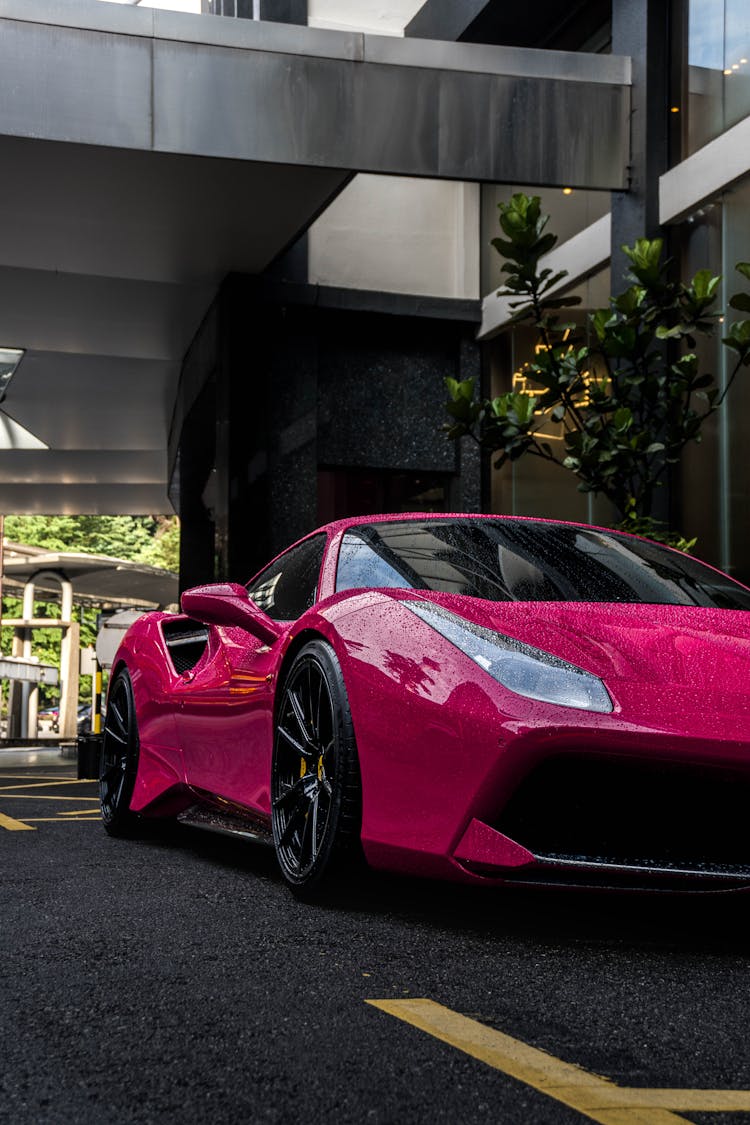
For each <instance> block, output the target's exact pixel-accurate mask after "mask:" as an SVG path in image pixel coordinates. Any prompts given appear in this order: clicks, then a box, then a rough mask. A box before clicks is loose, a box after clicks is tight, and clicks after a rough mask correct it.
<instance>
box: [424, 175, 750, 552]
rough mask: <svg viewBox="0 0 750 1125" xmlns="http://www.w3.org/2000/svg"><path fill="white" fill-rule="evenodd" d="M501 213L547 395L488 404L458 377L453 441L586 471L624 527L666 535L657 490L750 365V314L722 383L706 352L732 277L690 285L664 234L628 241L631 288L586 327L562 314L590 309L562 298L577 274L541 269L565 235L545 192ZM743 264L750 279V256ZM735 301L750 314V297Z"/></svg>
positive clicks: (505, 250)
mask: <svg viewBox="0 0 750 1125" xmlns="http://www.w3.org/2000/svg"><path fill="white" fill-rule="evenodd" d="M499 209H500V226H501V228H502V231H503V235H504V237H502V238H495V239H494V240H493V243H492V245H493V246H494V247H495V249H496V250H497V251H498V252H499V253H500V254H501V255H502V256H503V258H504V259H505V261H504V264H503V266H502V270H503V272H504V273H505V274H506V282H505V288H504V289H502V290H501V291H500V293H499V295H500V296H503V297H512V298H515V300H514V301H513V302H512V304H511V307H512V308H514V309H515V310H516V313H515V318H514V319H515V322H516V323H521V322H531V323H532V324H533V326H534V327H535V329H536V331H537V333H538V345H537V348H536V354H535V356H534V359H533V360H532V361H531V362H530V363H529V364H528V366H527V367H526V368H525V369H524V374H525V375H527V376H528V378H529V379H530V380H531V381H533V383H535V384H537V385H538V386H539V387H540V391H539V393H538V394H527V393H519V392H513V391H511V392H509V393H507V394H504V395H500V396H498V397H497V398H494V399H483V398H481V397H477V395H476V388H475V385H474V380H473V379H467V380H464V381H461V382H459V381H458V380H456V379H448V380H446V382H447V386H448V391H449V394H450V399H449V401H448V403H447V410H448V413H449V414H450V416H451V421H450V422H449V423H448V424H446V426H445V429H446V431H447V433H448V436H449V437H450V438H453V439H458V438H461V437H464V436H466V435H470V436H471V437H473V438H474V439H475V440H476V441H478V442H479V443H480V444H481V445H482V446H483V447H485V448H487V449H489V450H491V451H492V452H493V453H496V454H497V458H496V460H495V462H494V463H495V466H496V467H498V468H499V467H501V466H502V465H504V464H505V463H506V461H517V460H518V459H519V458H520V457H523V456H526V455H529V456H535V457H541V458H542V459H543V460H545V461H550V462H553V463H554V464H556V465H559V466H561V467H562V468H563V469H565V470H568V471H570V472H572V473H574V474H575V475H576V476H577V477H578V480H579V484H578V488H579V490H580V491H582V492H593V493H595V494H597V495H602V496H605V497H607V499H609V500H610V501H611V503H612V504H613V505H614V507H615V509H616V510H617V512H618V513H619V515H620V518H621V520H622V524H621V526H624V527H625V528H627V529H630V530H636V531H641V532H645V533H647V534H651V535H656V536H657V537H664V536H660V533H659V530H658V525H657V524H656V522H655V521H654V520H653V504H654V497H655V492H656V490H657V489H658V488H660V487H661V486H662V485H663V484H664V482H665V480H666V478H667V475H668V473H669V470H670V468H671V467H672V466H674V465H677V464H678V463H679V460H680V457H681V455H682V451H683V449H684V448H685V446H686V445H687V444H688V442H691V441H696V442H697V441H700V439H701V427H702V426H703V424H704V422H705V421H706V419H707V418H709V417H710V416H711V415H712V414H713V413H714V412H715V411H716V410H718V409H719V407H720V406H721V404H722V402H723V401H724V399H725V397H726V395H727V393H728V391H729V389H730V387H731V385H732V382H733V381H734V378H735V376H736V375H737V372H738V371H739V370H740V368H741V367H743V366H744V367H747V366H750V320H741V321H738V322H736V323H734V324H732V326H731V328H730V330H729V334H728V335H727V336H725V337H724V339H723V342H724V344H725V345H726V346H727V347H729V348H731V349H732V350H733V351H734V353H735V355H736V362H735V364H734V367H733V370H732V372H731V375H730V377H729V379H728V380H727V383H726V386H725V388H724V389H723V390H721V389H720V387H719V385H718V384H717V380H716V377H715V375H714V374H713V373H712V372H710V371H706V370H702V369H701V366H700V362H699V359H698V355H697V354H696V350H695V349H696V342H697V340H698V338H700V337H708V336H711V335H712V334H713V332H714V330H715V327H716V325H717V323H718V322H719V320H720V318H721V314H720V312H719V311H718V310H717V309H716V307H715V306H716V300H717V294H718V288H719V284H720V281H721V279H720V278H719V277H714V276H712V274H711V271H710V270H699V271H698V273H696V275H695V277H694V278H693V279H692V280H691V281H690V282H689V283H687V284H684V283H683V282H681V281H672V280H670V276H669V265H670V263H669V262H667V261H664V260H663V244H662V240H661V239H653V240H649V239H639V240H638V242H636V244H635V246H632V247H627V246H624V247H623V250H624V252H625V254H626V255H627V257H628V259H629V261H630V274H629V277H628V280H629V282H630V285H629V287H628V288H627V289H626V290H625V292H624V293H622V294H621V295H620V296H617V297H612V298H610V302H609V307H608V308H606V309H599V310H597V311H596V312H594V313H592V314H590V315H589V317H588V324H587V328H588V331H587V332H585V331H583V330H582V329H581V328H580V326H577V325H575V324H572V323H570V322H569V321H566V320H565V319H564V318H563V317H562V316H561V313H562V312H563V310H565V309H567V308H570V307H572V306H574V305H577V304H580V298H579V297H570V296H569V297H565V296H562V297H561V296H555V293H556V292H559V287H560V283H561V282H562V281H563V280H564V278H565V277H566V276H567V273H566V272H565V271H562V272H560V273H553V271H552V270H551V269H548V268H542V267H541V264H540V260H541V259H542V258H543V256H544V255H545V254H548V253H549V251H550V250H551V249H552V247H553V246H554V245H555V243H556V242H557V238H556V236H555V235H554V234H551V233H548V232H546V230H545V228H546V226H547V222H548V219H549V216H547V215H544V214H542V211H541V201H540V199H539V196H527V195H523V194H520V193H519V194H517V195H514V196H513V197H512V199H511V200H510V201H509V202H508V203H501V204H500V205H499ZM737 269H738V270H739V272H740V274H742V275H743V276H744V277H745V278H747V279H750V264H749V263H747V262H740V263H739V264H738V266H737ZM730 305H731V306H732V307H733V308H735V309H738V310H740V311H743V312H750V295H748V294H746V293H740V294H738V295H737V296H736V297H733V298H732V300H731V301H730ZM550 422H554V423H558V424H560V425H561V426H562V430H563V434H562V436H563V442H562V445H563V449H564V452H563V455H562V456H558V455H557V454H556V452H555V451H554V450H553V448H552V446H551V444H550V442H549V441H548V440H546V439H545V436H544V431H545V428H548V426H549V423H550ZM683 544H684V541H683Z"/></svg>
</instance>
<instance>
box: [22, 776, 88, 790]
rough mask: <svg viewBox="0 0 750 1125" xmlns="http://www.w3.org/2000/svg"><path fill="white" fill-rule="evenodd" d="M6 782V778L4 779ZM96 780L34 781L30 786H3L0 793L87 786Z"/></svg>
mask: <svg viewBox="0 0 750 1125" xmlns="http://www.w3.org/2000/svg"><path fill="white" fill-rule="evenodd" d="M2 780H3V781H5V778H3V779H2ZM94 780H95V778H80V779H79V780H77V781H67V780H66V781H33V782H30V783H29V784H28V785H3V786H0V793H10V792H15V790H16V789H49V788H50V786H51V785H87V784H89V782H90V781H94Z"/></svg>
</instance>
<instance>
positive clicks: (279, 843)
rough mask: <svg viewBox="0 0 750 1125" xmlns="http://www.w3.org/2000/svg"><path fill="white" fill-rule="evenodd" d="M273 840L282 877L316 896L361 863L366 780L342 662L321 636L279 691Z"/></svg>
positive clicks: (304, 893) (302, 655) (306, 895)
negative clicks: (361, 768) (340, 662)
mask: <svg viewBox="0 0 750 1125" xmlns="http://www.w3.org/2000/svg"><path fill="white" fill-rule="evenodd" d="M271 803H272V823H273V840H274V846H275V848H276V856H277V859H278V862H279V867H280V868H281V873H282V875H283V876H284V879H285V880H286V882H287V883H288V885H289V886H290V887H291V889H292V891H294V893H295V894H296V895H298V896H299V897H303V898H308V899H312V898H319V897H321V896H322V895H323V894H324V893H325V892H327V891H328V890H330V889H331V888H332V887H333V886H335V885H336V884H339V883H340V882H341V881H342V878H343V877H345V876H346V874H348V873H351V872H352V870H353V869H356V868H357V867H359V866H360V864H361V845H360V830H361V819H362V813H361V806H362V802H361V782H360V773H359V761H358V758H357V746H356V742H355V739H354V727H353V725H352V717H351V712H350V710H349V700H348V698H347V694H346V687H345V684H344V676H343V673H342V671H341V665H340V664H339V662H338V659H337V658H336V654H335V653H334V652H333V650H332V649H331V647H330V646H329V645H328V644H326V643H325V642H324V641H322V640H315V641H310V642H309V644H306V645H305V646H304V648H302V649H301V650H300V651H299V653H298V654H297V656H296V658H295V660H294V662H293V663H292V666H291V668H290V670H289V673H288V675H287V677H286V680H285V681H284V685H283V688H282V690H281V697H280V700H279V705H278V710H277V715H276V733H275V738H274V749H273V764H272V770H271Z"/></svg>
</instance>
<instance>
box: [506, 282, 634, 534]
mask: <svg viewBox="0 0 750 1125" xmlns="http://www.w3.org/2000/svg"><path fill="white" fill-rule="evenodd" d="M609 280H610V274H609V270H608V269H606V270H602V271H600V272H599V273H597V274H596V275H594V276H593V277H591V278H589V279H588V281H585V282H583V283H582V284H581V285H579V286H578V287H577V288H576V289H573V290H571V291H570V292H571V294H572V295H575V296H579V297H580V298H581V307H580V308H577V309H574V310H572V311H570V310H567V311H566V314H565V315H566V320H570V321H571V322H573V321H575V322H576V323H578V324H579V325H580V326H581V327H582V328H583V326H584V325H585V323H586V319H587V313H588V312H589V311H591V310H593V309H597V308H600V307H602V306H605V305H606V304H607V300H608V297H609ZM535 345H536V334H535V332H534V330H533V329H532V328H529V327H525V326H522V327H519V328H514V329H512V331H510V332H507V333H505V334H503V335H502V336H498V337H496V338H495V340H493V341H491V342H490V345H489V369H490V389H491V394H492V397H493V398H494V397H495V396H497V395H502V394H505V393H506V392H507V391H517V392H521V393H528V394H534V393H539V392H540V391H541V390H542V388H537V387H535V386H534V385H533V384H532V383H530V381H529V380H528V379H527V377H526V374H525V365H526V364H527V363H528V362H529V361H530V360H531V359H532V358H533V353H534V347H535ZM545 437H546V439H547V440H548V441H549V442H550V444H551V445H552V446H553V447H555V446H556V445H560V447H561V448H562V427H561V426H555V425H554V424H550V427H549V430H548V432H546V434H545ZM491 510H492V511H493V512H498V513H503V514H506V515H518V516H546V517H548V518H549V519H561V520H577V521H582V522H585V523H596V524H609V523H611V522H612V521H613V519H615V518H616V517H615V516H614V514H613V511H612V508H611V507H610V505H609V503H608V502H607V501H606V500H604V499H600V498H595V497H593V496H591V495H590V494H589V495H587V494H584V493H582V492H579V491H578V488H577V479H576V477H575V476H574V475H573V474H572V473H571V472H569V471H568V470H567V469H563V468H560V467H559V466H557V465H552V464H550V463H549V462H547V461H543V460H541V459H539V458H537V457H522V458H521V459H520V460H519V461H515V462H513V463H512V464H510V463H509V464H506V465H504V466H503V467H502V469H496V468H494V466H493V467H492V469H491Z"/></svg>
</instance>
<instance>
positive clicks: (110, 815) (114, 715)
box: [99, 668, 140, 837]
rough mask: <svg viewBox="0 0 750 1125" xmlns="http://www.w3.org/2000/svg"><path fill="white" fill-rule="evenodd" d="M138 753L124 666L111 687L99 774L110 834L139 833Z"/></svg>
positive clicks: (104, 819)
mask: <svg viewBox="0 0 750 1125" xmlns="http://www.w3.org/2000/svg"><path fill="white" fill-rule="evenodd" d="M138 753H139V742H138V724H137V721H136V715H135V700H134V698H133V685H132V683H131V681H130V676H129V674H128V671H127V669H126V668H121V669H120V670H119V672H118V673H117V674H116V676H115V678H114V680H113V681H112V685H111V687H110V689H109V695H108V701H107V717H106V720H105V723H104V737H103V739H102V759H101V771H100V774H99V801H100V805H101V811H102V824H103V825H104V830H105V832H107V833H108V834H109V835H110V836H119V837H133V836H136V835H138V834H139V828H140V817H138V816H137V815H136V813H133V812H131V811H130V801H131V799H132V796H133V789H134V788H135V779H136V775H137V773H138Z"/></svg>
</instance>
